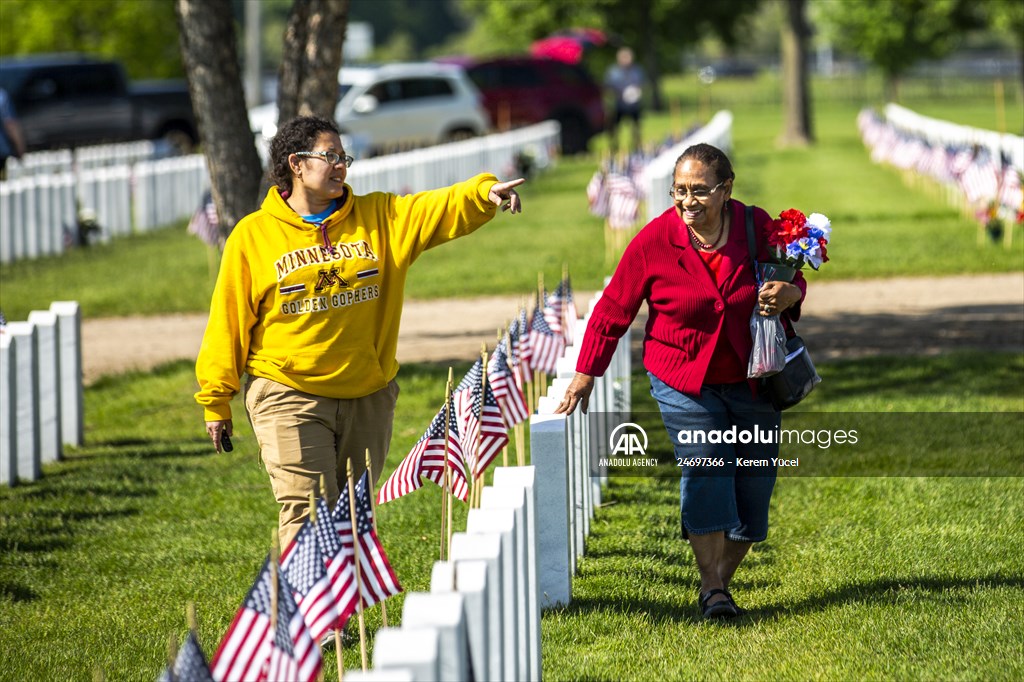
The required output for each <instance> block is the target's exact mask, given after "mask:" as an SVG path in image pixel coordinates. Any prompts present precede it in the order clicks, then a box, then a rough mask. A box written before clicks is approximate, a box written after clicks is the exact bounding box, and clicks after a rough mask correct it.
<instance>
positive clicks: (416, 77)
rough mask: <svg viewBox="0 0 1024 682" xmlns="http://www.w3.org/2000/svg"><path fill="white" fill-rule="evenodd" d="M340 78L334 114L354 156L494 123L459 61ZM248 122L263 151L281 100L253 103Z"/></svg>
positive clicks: (350, 72)
mask: <svg viewBox="0 0 1024 682" xmlns="http://www.w3.org/2000/svg"><path fill="white" fill-rule="evenodd" d="M338 83H339V84H340V86H341V88H340V92H339V98H338V105H337V107H335V109H334V118H335V121H336V122H337V124H338V128H339V130H340V131H341V133H342V135H343V136H345V138H346V151H349V152H350V153H352V154H355V155H356V156H365V155H367V153H374V152H380V151H386V150H388V149H396V148H405V147H413V146H423V145H431V144H438V143H442V142H450V141H452V140H459V139H465V138H467V137H473V136H476V135H482V134H484V133H486V132H487V131H488V129H489V128H490V119H489V117H488V115H487V111H486V110H485V109H484V108H483V103H482V97H481V95H480V92H479V91H478V90H477V89H476V86H475V85H473V83H472V81H470V80H469V78H468V77H467V76H466V73H465V71H463V69H462V68H461V67H459V66H455V65H452V64H434V63H403V64H387V65H384V66H376V67H363V66H357V67H343V68H342V69H341V71H340V72H339V73H338ZM249 125H250V126H251V127H252V130H253V132H254V133H256V135H257V142H258V146H259V147H260V149H261V152H265V149H266V148H265V144H266V142H267V141H268V140H269V139H270V138H271V137H273V136H274V135H275V134H276V133H277V105H276V104H273V103H271V104H264V105H262V106H259V107H255V108H253V109H251V110H250V111H249ZM260 138H262V139H260ZM349 147H351V149H350V148H349Z"/></svg>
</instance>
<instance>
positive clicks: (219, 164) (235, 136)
mask: <svg viewBox="0 0 1024 682" xmlns="http://www.w3.org/2000/svg"><path fill="white" fill-rule="evenodd" d="M174 11H175V13H176V14H177V17H178V29H179V31H178V33H179V40H180V45H181V57H182V62H183V63H184V66H185V75H186V77H187V78H188V88H189V93H190V94H191V95H192V105H193V108H194V110H195V115H196V122H197V123H198V126H199V137H200V140H201V142H202V145H203V151H204V153H205V155H206V164H207V166H208V168H209V170H210V186H211V190H212V194H213V200H214V203H215V204H216V205H217V216H218V218H219V219H220V225H221V230H222V231H223V232H224V233H225V234H228V233H230V231H231V230H232V229H233V228H234V226H235V224H236V223H237V222H238V221H239V220H241V219H242V217H244V216H245V215H247V214H248V213H251V212H252V211H254V210H256V208H257V207H258V205H259V194H258V192H259V183H260V175H261V168H260V159H259V156H258V155H257V153H256V145H255V143H254V141H253V136H252V132H250V130H249V118H248V115H247V113H246V109H245V94H244V92H243V91H242V78H241V68H240V67H239V63H238V51H237V47H236V46H237V42H236V40H235V24H234V16H233V15H232V11H231V0H175V2H174Z"/></svg>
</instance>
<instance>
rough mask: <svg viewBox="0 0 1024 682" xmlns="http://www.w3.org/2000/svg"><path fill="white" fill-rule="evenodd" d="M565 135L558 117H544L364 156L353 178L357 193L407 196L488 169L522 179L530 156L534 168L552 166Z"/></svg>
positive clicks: (353, 170) (510, 177) (349, 180)
mask: <svg viewBox="0 0 1024 682" xmlns="http://www.w3.org/2000/svg"><path fill="white" fill-rule="evenodd" d="M560 136H561V126H559V124H558V122H557V121H544V122H542V123H537V124H534V125H531V126H526V127H524V128H517V129H515V130H510V131H508V132H504V133H494V134H492V135H485V136H482V137H473V138H470V139H468V140H460V141H458V142H450V143H448V144H443V145H436V146H433V147H424V148H422V149H414V150H412V151H408V152H401V153H398V154H388V155H386V156H377V157H374V158H372V159H365V160H363V159H360V160H358V161H357V162H356V165H355V166H354V167H353V169H352V171H350V172H349V175H348V180H347V182H348V183H349V184H351V185H352V189H353V190H354V191H355V192H356V193H357V194H366V193H368V192H397V193H399V194H406V193H410V192H422V191H423V190H428V189H435V188H437V187H445V186H447V185H451V184H453V183H456V182H460V181H462V180H466V179H468V178H470V177H472V176H474V175H476V174H478V173H485V172H488V173H494V174H495V175H498V176H499V177H500V178H501V179H502V180H509V179H512V178H515V177H516V174H518V172H519V171H520V168H519V164H520V163H522V162H524V160H525V157H528V158H529V163H530V164H531V165H532V167H533V168H536V169H542V168H545V167H546V166H548V165H549V164H550V163H551V160H552V158H553V156H554V154H555V150H556V149H557V148H558V144H559V139H560ZM520 157H523V158H520Z"/></svg>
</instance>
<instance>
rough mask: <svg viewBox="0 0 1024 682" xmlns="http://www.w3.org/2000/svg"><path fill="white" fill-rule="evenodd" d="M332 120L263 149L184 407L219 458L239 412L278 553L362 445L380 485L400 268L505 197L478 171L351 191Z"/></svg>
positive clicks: (295, 128) (463, 230)
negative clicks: (191, 399)
mask: <svg viewBox="0 0 1024 682" xmlns="http://www.w3.org/2000/svg"><path fill="white" fill-rule="evenodd" d="M352 163H353V159H352V157H351V156H348V155H347V154H346V153H345V149H344V148H343V147H342V143H341V139H340V137H339V135H338V129H337V127H336V126H335V124H334V123H333V122H331V121H328V120H326V119H323V118H318V117H313V116H300V117H297V118H295V119H292V120H291V121H289V122H287V123H285V124H284V125H283V126H282V127H281V128H280V130H279V131H278V133H277V134H276V135H275V136H274V138H273V140H272V141H271V144H270V173H271V175H272V177H273V179H274V182H275V183H276V184H275V185H274V186H273V187H271V188H270V190H269V191H268V193H267V196H266V199H264V201H263V205H262V206H261V208H260V209H259V210H258V211H256V212H255V213H252V214H250V215H248V216H246V217H245V218H243V219H242V220H241V221H239V223H238V225H237V226H236V227H235V229H234V230H233V231H232V232H231V235H230V236H229V237H228V239H227V242H226V243H225V246H224V254H223V258H222V260H221V267H220V273H219V275H218V278H217V284H216V287H215V290H214V293H213V300H212V303H211V305H210V320H209V322H208V324H207V327H206V333H205V334H204V336H203V342H202V346H201V348H200V350H199V357H198V359H197V361H196V375H197V378H198V380H199V392H198V393H196V401H197V402H198V403H199V404H200V405H201V406H202V407H203V412H204V419H205V422H206V431H207V434H208V435H209V437H210V439H211V440H212V441H213V444H214V447H215V448H216V449H217V451H218V452H220V451H221V442H222V441H221V438H222V434H224V433H226V434H227V435H228V436H230V435H231V433H232V412H231V405H230V402H231V399H232V397H233V396H234V395H235V394H237V393H238V392H239V391H240V390H242V384H241V378H242V375H243V374H245V375H248V380H247V381H246V384H245V388H244V396H245V406H246V411H247V412H248V416H249V420H250V422H251V423H252V427H253V431H254V433H255V435H256V440H257V441H258V444H259V447H260V454H261V457H262V460H263V463H264V465H265V467H266V469H267V473H268V474H269V475H270V482H271V487H272V488H273V492H274V496H275V498H276V499H277V502H278V503H279V504H280V515H279V532H280V537H281V546H282V547H286V546H287V545H288V543H289V542H290V541H291V539H292V538H293V537H294V536H295V534H296V533H298V531H299V529H300V528H301V526H302V523H303V522H304V521H305V519H306V517H307V516H308V514H309V496H310V493H311V492H314V493H316V495H317V496H319V495H320V478H321V476H323V477H324V479H325V483H326V487H327V499H328V503H329V504H331V505H332V506H333V505H334V503H335V501H336V500H337V498H338V495H339V486H344V485H346V462H347V461H350V462H351V464H352V470H353V473H354V475H355V476H356V477H359V476H360V475H362V472H363V471H364V470H365V469H366V466H365V452H366V450H369V452H370V455H371V459H372V467H373V477H374V479H375V480H376V479H378V478H379V477H380V475H381V471H382V469H383V467H384V462H385V459H386V457H387V450H388V445H389V443H390V441H391V430H392V422H393V420H394V414H395V403H396V401H397V399H398V393H399V389H398V384H397V382H396V381H395V376H396V375H397V374H398V362H397V360H396V358H395V354H396V348H397V345H398V329H399V323H400V320H401V315H402V305H403V300H404V295H405V280H406V276H407V273H408V270H409V267H410V266H411V265H412V264H413V262H414V261H415V260H416V259H417V258H418V257H419V256H420V255H421V254H422V253H423V252H424V251H425V250H427V249H430V248H433V247H435V246H440V245H441V244H444V243H445V242H448V241H451V240H453V239H456V238H458V237H462V236H465V235H468V234H470V233H471V232H473V231H474V230H476V229H477V228H479V227H480V226H482V225H483V224H484V223H486V222H488V221H489V220H491V218H493V217H494V216H495V215H496V213H497V210H498V208H499V207H501V209H502V210H507V211H509V212H510V213H513V214H515V213H519V212H520V211H521V210H522V205H521V202H520V199H519V195H518V194H517V193H516V191H515V189H514V188H515V187H517V186H518V185H520V184H522V183H523V182H524V180H523V179H521V178H520V179H517V180H512V181H510V182H499V181H498V179H497V178H496V177H495V176H493V175H491V174H489V173H482V174H480V175H477V176H476V177H473V178H470V179H469V180H466V181H464V182H460V183H456V184H454V185H452V186H450V187H444V188H441V189H436V190H431V191H426V192H419V193H417V194H411V195H406V196H398V195H395V194H390V193H385V192H372V193H370V194H366V195H360V196H357V195H356V194H355V193H354V192H353V191H352V188H351V186H349V185H348V184H347V183H346V182H345V180H346V178H347V176H348V169H349V166H350V165H351V164H352Z"/></svg>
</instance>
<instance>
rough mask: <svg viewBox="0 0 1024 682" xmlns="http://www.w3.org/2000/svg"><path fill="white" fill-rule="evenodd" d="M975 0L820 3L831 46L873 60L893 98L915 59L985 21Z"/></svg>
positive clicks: (938, 53)
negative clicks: (832, 43)
mask: <svg viewBox="0 0 1024 682" xmlns="http://www.w3.org/2000/svg"><path fill="white" fill-rule="evenodd" d="M984 5H985V3H980V2H978V1H977V0H857V1H856V2H824V3H821V17H822V19H823V21H824V23H825V25H826V26H827V28H828V30H829V33H830V35H831V37H832V39H833V40H834V42H835V44H836V46H837V47H839V48H841V49H848V50H850V51H852V52H855V53H856V54H858V55H860V56H861V57H863V58H864V59H866V60H868V61H869V62H871V63H872V64H874V65H875V66H877V67H878V68H879V69H880V70H881V72H882V75H883V77H884V78H885V84H886V96H887V98H888V99H889V100H890V101H893V102H896V101H899V82H900V79H901V78H902V77H903V76H904V75H906V74H907V72H908V71H909V70H910V69H911V67H913V66H914V65H915V64H917V63H918V62H920V61H923V60H926V59H940V58H942V57H945V56H947V55H949V54H950V53H951V52H953V50H954V49H956V48H957V47H958V46H959V45H960V44H961V43H962V41H963V39H964V37H965V36H966V35H967V33H968V32H969V31H971V30H974V29H977V28H981V27H982V26H984V25H985V15H984V13H983V11H982V8H983V6H984Z"/></svg>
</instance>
